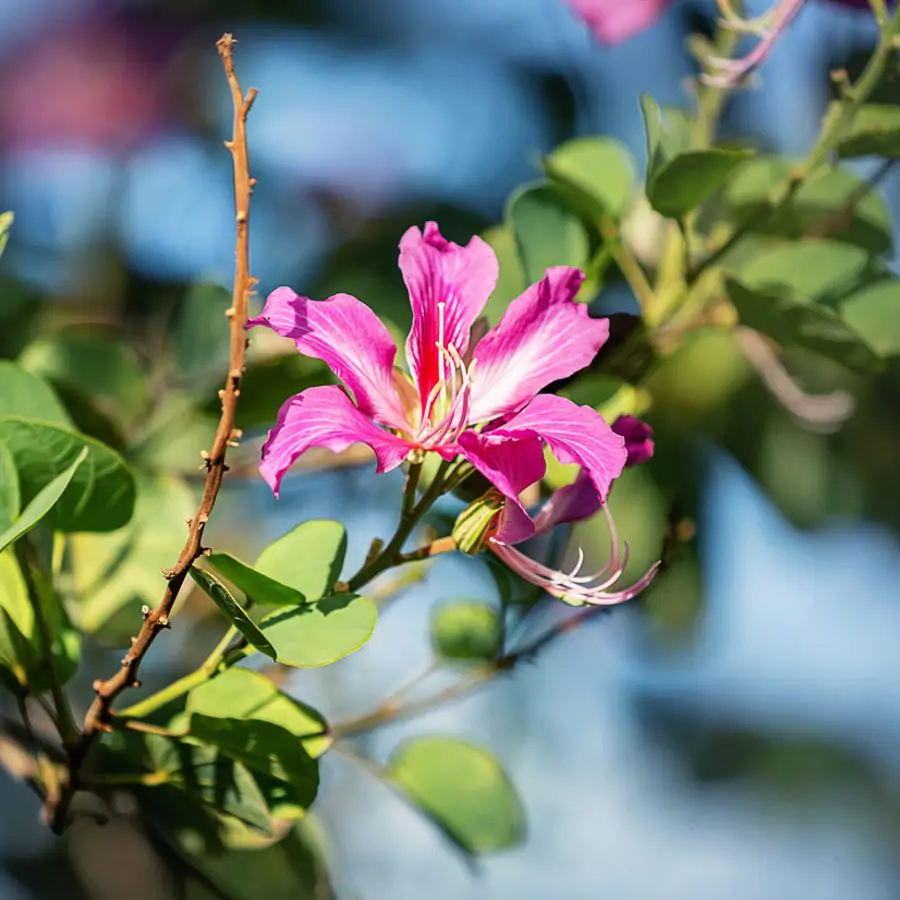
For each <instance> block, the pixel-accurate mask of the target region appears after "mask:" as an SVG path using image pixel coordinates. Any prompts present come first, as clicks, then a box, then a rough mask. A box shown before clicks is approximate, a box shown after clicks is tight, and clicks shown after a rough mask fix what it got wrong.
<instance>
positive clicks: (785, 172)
mask: <svg viewBox="0 0 900 900" xmlns="http://www.w3.org/2000/svg"><path fill="white" fill-rule="evenodd" d="M796 165H797V161H796V160H793V159H789V158H785V157H766V158H760V159H754V160H752V161H750V162H748V163H746V164H745V165H744V166H743V167H742V168H741V169H740V170H739V171H738V172H737V173H736V174H735V176H734V178H733V179H731V181H730V182H729V183H728V185H727V186H726V188H725V193H724V197H725V202H726V203H727V205H728V206H729V207H731V209H732V210H733V212H734V213H735V215H736V216H737V218H738V221H739V222H746V223H748V225H749V226H750V227H751V228H752V230H753V231H756V232H758V233H761V234H775V235H781V236H784V237H788V238H794V239H798V238H803V237H805V235H806V234H807V232H808V231H810V229H812V228H813V227H814V226H818V225H821V223H822V222H823V221H832V220H835V219H836V218H837V219H841V218H842V217H843V216H844V215H845V214H846V211H847V209H848V208H850V207H852V209H853V212H852V213H851V215H850V216H849V217H848V218H847V219H846V222H845V223H844V222H842V223H841V224H840V225H839V227H836V228H835V229H834V230H833V231H831V232H829V235H828V236H829V238H830V239H831V240H833V241H840V242H842V243H847V244H854V245H856V246H858V247H863V248H865V249H866V250H867V251H869V253H872V254H875V253H885V252H887V251H888V250H890V249H891V246H892V243H893V239H892V231H891V222H890V216H889V214H888V210H887V207H886V206H885V203H884V200H883V199H882V198H881V196H880V195H879V193H878V192H877V191H869V192H865V190H864V189H865V182H863V181H862V180H861V179H860V178H858V177H857V176H856V175H854V174H853V173H852V172H849V171H847V170H845V169H827V170H824V171H822V172H820V173H819V174H817V175H813V176H812V177H811V178H810V179H809V180H807V181H805V182H804V183H803V185H801V187H800V188H799V189H798V190H797V193H796V194H795V195H794V197H793V200H792V201H791V202H790V203H789V204H787V205H786V207H785V208H783V209H780V210H779V211H778V213H777V214H776V215H772V214H771V212H772V210H773V209H774V206H773V201H772V196H773V190H774V189H775V188H776V186H777V185H780V184H782V183H784V181H785V180H786V179H787V178H788V177H789V176H790V174H791V172H792V170H793V169H794V168H795V167H796ZM861 194H862V198H861V199H859V198H860V196H861ZM766 213H769V215H766Z"/></svg>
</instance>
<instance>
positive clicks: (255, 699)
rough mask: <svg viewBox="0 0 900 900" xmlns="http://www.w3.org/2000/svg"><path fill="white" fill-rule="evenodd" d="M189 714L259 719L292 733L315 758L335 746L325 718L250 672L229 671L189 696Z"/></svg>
mask: <svg viewBox="0 0 900 900" xmlns="http://www.w3.org/2000/svg"><path fill="white" fill-rule="evenodd" d="M187 712H188V713H189V714H193V713H199V714H200V715H203V716H207V717H209V718H222V719H259V720H260V721H261V722H270V723H271V724H273V725H279V726H281V727H282V728H284V729H285V730H286V731H289V732H290V733H291V734H292V735H293V736H294V737H295V738H296V739H297V740H299V741H300V742H301V743H302V744H303V746H304V748H305V749H306V752H307V753H309V755H310V756H312V757H313V758H316V757H319V756H321V755H322V754H323V753H324V752H325V751H326V750H327V749H328V748H329V747H330V746H331V743H332V738H331V735H330V734H328V726H327V725H326V723H325V720H324V719H323V718H322V715H321V714H320V713H319V712H317V711H316V710H314V709H313V708H312V707H311V706H307V705H306V704H304V703H300V702H299V701H298V700H294V699H293V698H292V697H289V696H288V695H287V694H285V693H283V692H282V691H280V690H279V689H278V688H277V687H276V686H275V685H274V684H273V683H272V681H271V680H270V679H268V678H266V676H265V675H262V674H260V673H259V672H254V671H251V670H250V669H243V668H232V669H227V670H226V671H224V672H222V673H221V674H219V675H217V676H216V677H215V678H213V679H212V680H210V681H207V682H205V683H203V684H201V685H200V686H199V687H196V688H194V690H192V691H191V692H190V694H188V699H187Z"/></svg>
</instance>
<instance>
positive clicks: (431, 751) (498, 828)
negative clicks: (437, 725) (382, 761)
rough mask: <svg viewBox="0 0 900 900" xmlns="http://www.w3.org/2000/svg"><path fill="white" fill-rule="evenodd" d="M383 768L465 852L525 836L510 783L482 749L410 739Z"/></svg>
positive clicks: (510, 843)
mask: <svg viewBox="0 0 900 900" xmlns="http://www.w3.org/2000/svg"><path fill="white" fill-rule="evenodd" d="M388 771H389V773H390V775H391V776H392V778H393V780H394V781H395V782H396V784H397V785H398V786H399V787H400V788H401V789H402V790H403V791H404V792H405V793H406V794H407V796H408V797H409V798H410V799H411V800H412V802H413V803H415V804H416V805H417V806H418V807H419V808H420V809H421V810H422V812H423V813H424V814H425V815H426V816H428V817H429V818H430V819H431V820H432V821H433V822H434V823H435V824H436V825H437V826H438V827H439V828H440V829H441V830H442V831H443V832H444V834H446V835H447V837H449V838H450V839H451V840H452V841H453V842H454V843H455V844H457V845H458V846H459V847H460V848H461V849H462V850H464V851H466V852H467V853H472V854H481V853H492V852H495V851H497V850H504V849H507V848H509V847H514V846H515V845H516V844H518V843H520V842H521V841H522V840H523V839H524V837H525V813H524V810H523V809H522V803H521V801H520V799H519V796H518V794H517V792H516V789H515V787H514V786H513V784H512V782H511V781H510V780H509V778H508V776H507V775H506V773H505V772H504V771H503V769H502V768H501V767H500V765H499V764H498V763H497V761H496V760H495V759H494V757H493V756H491V754H490V753H488V752H487V751H486V750H482V749H480V748H478V747H473V746H472V745H471V744H467V743H464V742H463V741H459V740H454V739H452V738H441V737H430V738H413V739H412V740H409V741H407V742H406V743H405V744H403V745H402V746H401V747H399V748H398V750H397V751H396V752H395V753H394V754H393V756H392V757H391V760H390V763H389V765H388Z"/></svg>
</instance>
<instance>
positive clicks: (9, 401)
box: [0, 359, 72, 426]
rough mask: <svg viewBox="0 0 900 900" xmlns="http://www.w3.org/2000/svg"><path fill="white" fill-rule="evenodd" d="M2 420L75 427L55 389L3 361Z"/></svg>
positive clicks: (0, 374) (0, 377) (0, 361)
mask: <svg viewBox="0 0 900 900" xmlns="http://www.w3.org/2000/svg"><path fill="white" fill-rule="evenodd" d="M0 416H27V417H28V418H29V419H39V420H40V421H42V422H52V423H54V424H56V425H64V426H68V425H71V424H72V420H71V419H70V418H69V414H68V413H67V412H66V410H65V407H64V406H63V405H62V404H61V403H60V402H59V399H58V398H57V396H56V394H55V393H54V391H53V388H52V387H50V385H49V384H47V382H46V381H44V379H43V378H39V377H38V376H37V375H32V374H31V373H30V372H26V371H25V370H24V369H23V368H21V367H20V366H18V365H16V364H15V363H13V362H9V361H8V360H5V359H0Z"/></svg>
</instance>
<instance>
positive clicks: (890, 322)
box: [732, 240, 900, 370]
mask: <svg viewBox="0 0 900 900" xmlns="http://www.w3.org/2000/svg"><path fill="white" fill-rule="evenodd" d="M737 281H738V282H739V283H740V285H742V286H743V288H744V289H745V292H741V291H740V290H737V292H736V293H735V295H734V296H733V297H732V300H733V302H735V306H736V307H737V308H738V312H739V315H740V317H741V322H742V323H743V324H746V325H749V326H750V327H752V328H756V330H758V331H762V332H763V333H764V334H768V335H769V336H771V337H773V338H774V339H775V340H777V341H778V342H779V343H782V344H798V345H800V346H804V347H806V348H807V349H810V350H814V351H815V352H819V353H822V354H824V355H826V356H829V357H831V358H833V359H836V360H837V361H838V362H842V363H844V364H845V365H847V366H849V367H850V368H854V369H863V370H865V369H867V368H869V367H871V365H872V363H873V362H874V361H875V360H876V358H878V357H881V358H889V357H891V356H896V355H898V354H900V281H898V280H897V279H896V278H894V277H893V276H892V275H891V274H890V272H889V271H888V269H887V267H886V266H885V265H884V264H883V263H881V262H880V261H879V260H872V259H870V257H869V256H868V254H867V253H866V252H865V251H864V250H861V249H859V248H857V247H853V246H850V245H846V244H841V243H837V242H834V241H824V240H817V241H814V240H807V241H804V242H803V243H798V244H783V245H779V246H776V247H772V248H769V249H768V250H764V251H761V252H759V253H757V254H756V255H755V256H754V257H753V258H752V259H750V260H749V261H748V262H747V263H745V264H744V265H743V266H742V267H741V268H740V269H739V271H738V273H737ZM746 291H750V292H752V293H754V294H756V295H760V296H761V297H762V298H763V299H759V300H756V301H751V300H750V299H748V297H747V294H746ZM773 295H774V297H775V298H776V299H775V300H772V297H773ZM735 298H736V299H735ZM797 305H799V307H800V309H796V308H795V307H796V306H797ZM786 309H791V310H793V311H792V312H788V313H787V314H786V315H787V318H786V319H784V320H779V318H778V317H779V315H780V314H781V313H784V312H785V310H786ZM753 323H755V324H753Z"/></svg>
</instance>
